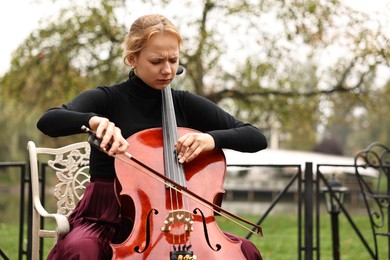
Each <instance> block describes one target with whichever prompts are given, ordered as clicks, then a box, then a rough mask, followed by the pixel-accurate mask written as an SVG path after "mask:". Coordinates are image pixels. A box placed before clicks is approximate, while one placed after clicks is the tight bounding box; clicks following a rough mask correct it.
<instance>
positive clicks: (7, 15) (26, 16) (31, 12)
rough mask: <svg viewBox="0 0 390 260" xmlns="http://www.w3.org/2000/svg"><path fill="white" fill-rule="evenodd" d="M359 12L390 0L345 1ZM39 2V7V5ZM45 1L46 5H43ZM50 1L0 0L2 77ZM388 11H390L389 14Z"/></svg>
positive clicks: (52, 7) (48, 11) (50, 9)
mask: <svg viewBox="0 0 390 260" xmlns="http://www.w3.org/2000/svg"><path fill="white" fill-rule="evenodd" d="M344 1H346V2H347V3H349V4H350V5H351V6H353V7H355V8H356V9H358V10H362V11H367V12H376V11H379V12H382V13H384V14H386V13H390V0H344ZM37 2H38V4H37ZM40 2H41V3H43V2H45V4H41V3H40ZM57 2H59V3H57V4H53V3H52V1H49V0H40V1H39V0H38V1H37V0H13V1H0V35H1V48H0V50H1V55H0V76H2V75H3V74H4V73H5V72H6V71H7V70H8V69H9V66H10V61H11V55H12V52H13V51H15V50H16V48H17V47H18V46H19V45H20V44H21V43H22V42H23V41H24V39H26V38H27V36H28V35H29V34H30V32H32V31H34V30H36V29H37V28H38V27H39V21H40V20H42V19H44V18H45V17H48V16H49V15H52V14H53V13H55V12H56V11H57V10H59V9H60V7H61V3H63V2H66V1H57ZM385 10H388V12H386V11H385Z"/></svg>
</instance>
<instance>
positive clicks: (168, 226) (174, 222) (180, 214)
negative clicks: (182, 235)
mask: <svg viewBox="0 0 390 260" xmlns="http://www.w3.org/2000/svg"><path fill="white" fill-rule="evenodd" d="M193 219H194V217H193V215H192V213H191V212H189V211H187V210H173V211H170V212H169V214H168V215H167V217H166V218H165V220H164V225H163V226H162V227H161V230H162V231H163V232H171V231H172V230H173V228H174V227H175V228H178V227H180V228H181V230H184V231H185V232H188V231H193V226H192V224H193V223H194V221H193ZM182 228H184V229H182Z"/></svg>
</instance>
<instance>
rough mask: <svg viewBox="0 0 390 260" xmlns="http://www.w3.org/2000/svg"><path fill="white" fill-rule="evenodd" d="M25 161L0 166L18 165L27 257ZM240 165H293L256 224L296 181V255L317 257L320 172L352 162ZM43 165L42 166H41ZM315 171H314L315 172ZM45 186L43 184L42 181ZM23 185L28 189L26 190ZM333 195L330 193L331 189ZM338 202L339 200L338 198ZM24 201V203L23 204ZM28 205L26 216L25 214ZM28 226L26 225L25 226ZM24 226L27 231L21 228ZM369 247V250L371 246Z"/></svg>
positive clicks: (21, 245) (27, 182)
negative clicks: (290, 172)
mask: <svg viewBox="0 0 390 260" xmlns="http://www.w3.org/2000/svg"><path fill="white" fill-rule="evenodd" d="M26 165H27V164H26V163H25V162H17V163H4V162H2V163H0V167H1V168H13V167H17V168H19V170H20V176H21V179H20V210H19V218H20V220H19V223H20V230H19V259H23V257H26V258H27V259H30V256H31V230H32V228H31V227H32V223H31V217H30V216H31V214H30V212H31V187H30V179H29V175H27V174H26ZM230 166H231V167H234V166H240V167H269V168H278V169H282V168H293V169H294V173H293V174H292V177H291V178H290V179H289V180H288V182H287V184H286V185H285V186H284V188H283V189H282V190H281V191H280V192H279V193H277V194H276V196H275V197H274V198H273V200H272V202H271V203H270V204H269V206H268V207H267V208H266V209H265V212H264V214H263V215H262V216H261V217H260V218H259V220H258V221H257V224H258V225H261V223H262V222H263V221H264V220H265V219H266V218H267V217H268V216H269V214H270V213H271V212H272V210H273V209H274V208H275V206H276V205H277V204H278V203H279V202H280V201H281V199H282V198H283V196H285V195H286V194H287V193H288V192H289V191H290V190H291V187H292V185H293V184H297V189H296V191H295V192H296V195H297V202H296V203H297V219H298V223H297V225H298V234H297V241H298V248H297V250H298V259H305V260H310V259H320V228H319V227H320V204H321V203H320V198H321V196H320V195H321V194H320V184H323V185H325V186H328V182H327V180H326V178H325V176H324V174H323V173H322V170H321V168H322V167H328V166H332V167H341V168H342V167H354V165H337V164H334V165H332V164H318V165H317V166H316V168H315V169H314V167H313V163H311V162H307V163H306V164H305V167H304V170H302V167H301V165H300V164H296V165H228V167H230ZM43 168H44V167H43ZM314 172H315V174H314ZM43 179H44V178H43ZM42 186H44V185H42ZM26 187H27V190H28V192H26ZM332 196H334V195H333V193H332ZM339 203H340V202H339ZM26 205H27V206H26ZM340 207H341V210H342V212H343V213H344V215H345V216H346V218H347V220H348V222H349V223H350V225H351V226H352V227H353V229H354V230H355V232H356V234H357V236H358V237H359V239H360V240H361V241H362V243H363V245H364V246H365V249H366V250H367V251H368V252H369V254H370V255H372V252H370V250H371V249H370V247H369V245H368V242H367V241H366V240H365V239H364V237H363V236H362V234H361V232H360V230H359V228H358V226H357V225H356V224H355V223H354V221H353V219H352V217H351V215H350V214H349V213H348V211H347V209H346V208H345V207H344V206H343V204H342V203H340ZM26 208H27V212H28V214H27V216H28V217H27V218H25V215H26ZM26 227H27V228H26ZM25 230H27V234H26V233H25V232H24V231H25ZM26 235H27V246H26V245H25V244H24V242H23V240H24V239H25V237H26ZM251 235H252V233H248V234H247V236H246V238H248V239H249V238H250V237H251ZM371 251H372V250H371ZM0 256H1V257H3V258H4V259H8V258H7V256H6V255H5V254H4V252H3V251H2V250H1V248H0Z"/></svg>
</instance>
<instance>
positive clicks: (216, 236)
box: [111, 128, 244, 259]
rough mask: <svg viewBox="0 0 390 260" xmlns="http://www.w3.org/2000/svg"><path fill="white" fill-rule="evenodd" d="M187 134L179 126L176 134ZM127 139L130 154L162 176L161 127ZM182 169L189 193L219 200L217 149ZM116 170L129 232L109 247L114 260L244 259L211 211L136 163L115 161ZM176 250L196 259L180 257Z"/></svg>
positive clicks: (222, 167)
mask: <svg viewBox="0 0 390 260" xmlns="http://www.w3.org/2000/svg"><path fill="white" fill-rule="evenodd" d="M188 132H194V130H192V129H188V128H178V134H179V136H181V135H183V134H185V133H188ZM127 141H128V142H129V144H130V145H129V149H128V152H129V153H130V154H133V155H137V158H142V161H143V163H145V164H146V165H148V166H149V167H150V168H152V169H154V170H156V171H159V172H161V173H164V171H165V170H164V156H163V153H164V150H163V146H164V144H163V133H162V129H161V128H152V129H147V130H144V131H141V132H138V133H136V134H134V135H132V136H131V137H129V138H128V139H127ZM172 152H173V151H172ZM183 167H184V172H185V181H186V187H187V189H188V190H191V191H193V192H195V193H197V194H198V195H199V196H201V197H203V198H205V199H207V200H208V201H210V202H212V203H216V204H218V203H220V202H221V199H222V195H223V193H224V190H223V182H224V178H225V171H226V161H225V157H224V154H223V152H222V151H221V150H217V149H214V150H212V151H208V152H203V153H201V154H200V155H199V156H198V157H196V158H195V159H194V160H193V161H191V162H190V163H184V164H183ZM115 169H116V174H117V181H116V183H115V184H116V190H117V194H118V200H119V203H120V204H121V208H122V214H123V215H125V216H126V217H128V218H130V219H132V220H133V228H132V231H131V233H130V235H129V236H128V237H127V239H126V240H125V241H123V242H122V243H121V244H111V247H112V250H113V259H244V256H243V254H242V252H241V242H239V241H232V240H230V239H229V238H227V237H226V236H225V235H224V233H223V232H222V231H221V230H220V228H219V227H218V225H217V223H216V221H215V213H214V211H213V210H212V209H210V208H209V207H206V206H205V205H202V204H201V203H198V202H197V201H194V200H192V199H191V198H188V197H187V196H185V195H184V194H182V193H180V192H177V191H176V190H174V189H172V188H170V187H169V186H167V185H166V184H164V183H162V182H161V181H158V180H156V178H154V177H153V174H152V173H151V172H150V171H149V170H147V169H145V168H142V167H140V166H139V165H138V164H137V163H136V162H131V161H129V162H126V163H125V162H123V161H121V160H117V159H116V160H115ZM175 251H180V252H184V255H186V252H187V251H188V252H189V253H193V256H196V257H193V258H191V257H192V256H189V257H188V258H180V257H177V256H176V255H175ZM189 255H190V254H189Z"/></svg>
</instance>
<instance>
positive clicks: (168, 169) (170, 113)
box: [161, 86, 186, 187]
mask: <svg viewBox="0 0 390 260" xmlns="http://www.w3.org/2000/svg"><path fill="white" fill-rule="evenodd" d="M161 111H162V132H163V142H164V168H165V173H166V176H167V177H168V178H169V179H171V180H173V181H175V182H176V183H179V184H180V185H181V186H183V187H186V179H185V176H184V170H183V165H182V164H181V163H179V161H178V159H177V153H176V148H175V144H176V142H177V140H178V138H179V137H178V131H177V124H176V116H175V108H174V106H173V99H172V91H171V87H170V86H168V87H166V88H164V89H163V90H162V110H161Z"/></svg>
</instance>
